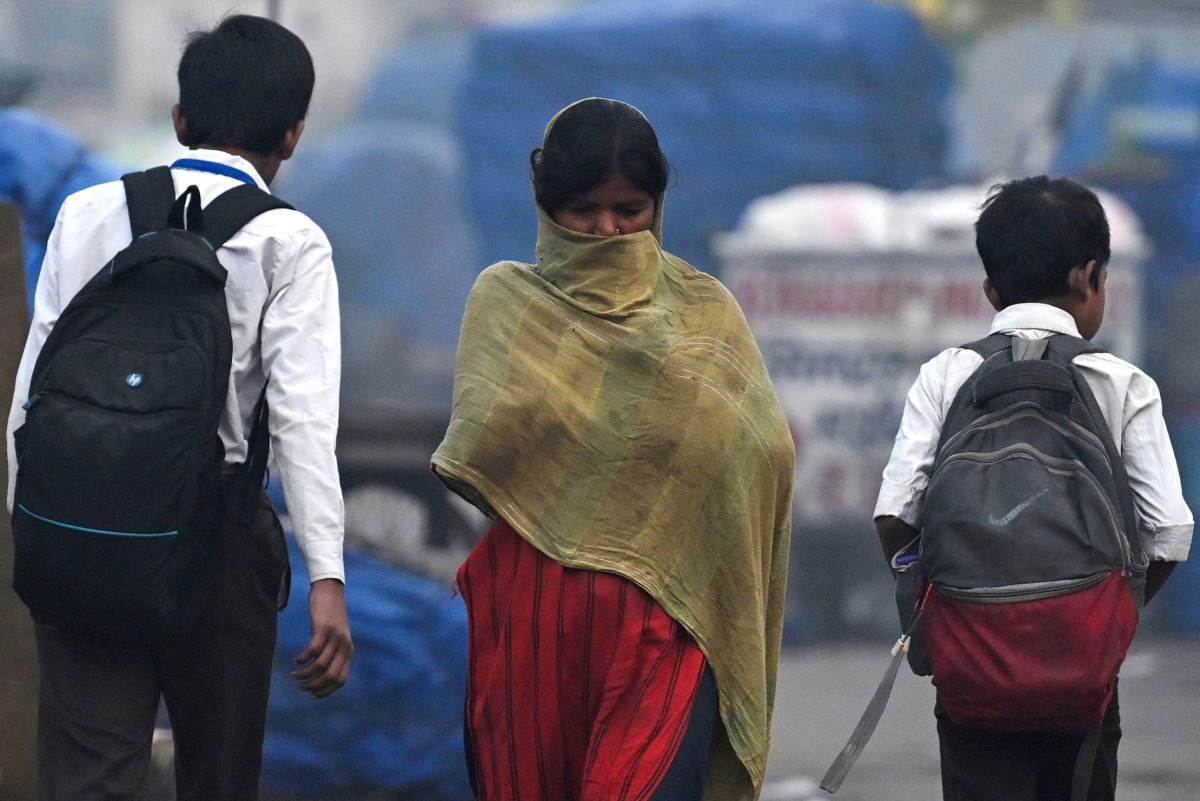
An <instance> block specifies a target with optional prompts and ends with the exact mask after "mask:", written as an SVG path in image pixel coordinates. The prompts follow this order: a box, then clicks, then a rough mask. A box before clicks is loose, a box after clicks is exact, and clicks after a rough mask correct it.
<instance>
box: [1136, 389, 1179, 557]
mask: <svg viewBox="0 0 1200 801" xmlns="http://www.w3.org/2000/svg"><path fill="white" fill-rule="evenodd" d="M1121 453H1122V461H1124V463H1125V472H1126V473H1127V474H1128V475H1129V488H1130V490H1131V491H1132V492H1133V503H1134V507H1135V509H1136V511H1137V517H1138V534H1139V536H1140V537H1141V541H1142V546H1143V548H1144V549H1145V551H1146V554H1147V556H1149V557H1150V559H1151V560H1156V561H1168V562H1182V561H1183V560H1184V559H1186V558H1187V555H1188V550H1189V548H1190V546H1191V542H1192V512H1191V510H1190V509H1188V506H1187V503H1186V501H1185V500H1184V497H1183V488H1182V486H1181V483H1180V480H1179V468H1178V465H1177V464H1176V462H1175V452H1174V450H1173V449H1172V448H1171V440H1170V437H1169V436H1168V434H1167V426H1166V423H1165V422H1164V420H1163V413H1162V400H1161V397H1160V395H1159V391H1158V386H1157V385H1156V384H1155V383H1154V380H1153V379H1152V378H1150V377H1149V376H1148V375H1146V374H1145V373H1142V372H1140V371H1138V372H1137V373H1135V374H1134V375H1133V377H1132V379H1131V381H1130V383H1129V389H1128V391H1127V392H1126V395H1125V426H1124V428H1123V429H1122V431H1121Z"/></svg>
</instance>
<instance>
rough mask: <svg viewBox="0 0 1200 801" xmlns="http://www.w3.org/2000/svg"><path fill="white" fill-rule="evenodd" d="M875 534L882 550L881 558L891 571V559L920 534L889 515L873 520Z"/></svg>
mask: <svg viewBox="0 0 1200 801" xmlns="http://www.w3.org/2000/svg"><path fill="white" fill-rule="evenodd" d="M875 532H876V533H877V534H878V535H879V545H880V547H881V548H883V558H884V559H886V560H887V563H888V569H891V567H892V559H893V558H894V557H895V556H896V554H898V553H900V551H901V549H903V548H904V546H905V545H908V544H909V543H910V542H912V541H913V540H915V539H916V538H917V537H918V536H920V534H921V532H919V531H917V530H916V529H915V528H913V527H912V526H910V525H909V524H908V523H905V522H904V521H903V520H901V519H900V518H898V517H892V516H891V515H884V516H883V517H878V518H876V519H875Z"/></svg>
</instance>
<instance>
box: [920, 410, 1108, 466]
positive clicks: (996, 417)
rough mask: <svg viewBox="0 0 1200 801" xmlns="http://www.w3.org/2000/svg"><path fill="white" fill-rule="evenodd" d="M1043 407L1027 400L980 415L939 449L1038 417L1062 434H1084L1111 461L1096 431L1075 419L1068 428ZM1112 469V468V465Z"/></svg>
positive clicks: (1096, 449)
mask: <svg viewBox="0 0 1200 801" xmlns="http://www.w3.org/2000/svg"><path fill="white" fill-rule="evenodd" d="M1041 408H1042V407H1040V406H1038V405H1037V404H1035V403H1032V402H1029V401H1025V402H1023V403H1021V404H1018V405H1017V406H1015V407H1009V408H1007V409H1001V410H1000V411H998V412H992V414H991V415H984V416H983V417H980V418H978V419H976V420H975V421H973V422H972V423H969V424H968V425H966V426H964V427H963V428H961V429H960V430H959V431H958V433H956V434H955V435H954V436H953V437H951V438H950V439H948V440H947V441H946V444H945V445H943V446H942V447H941V448H940V449H939V450H941V451H943V452H944V451H947V450H949V449H950V447H951V446H952V445H954V444H955V443H957V442H958V440H960V439H962V438H963V437H964V436H966V435H967V434H969V433H972V432H975V431H986V430H988V429H992V428H998V427H1000V426H1002V425H1005V424H1007V423H1009V422H1012V421H1013V420H1016V419H1018V418H1021V417H1036V418H1038V419H1039V420H1041V421H1042V422H1044V423H1046V424H1047V425H1049V426H1050V427H1051V428H1054V429H1055V430H1056V431H1058V432H1059V433H1061V434H1067V435H1070V434H1079V435H1082V436H1083V437H1084V440H1085V441H1086V442H1087V443H1088V445H1090V446H1091V447H1092V449H1093V450H1095V452H1096V453H1098V454H1100V455H1101V456H1103V457H1104V461H1106V462H1107V461H1109V459H1108V450H1107V449H1106V448H1105V447H1104V443H1103V442H1102V441H1101V440H1100V437H1098V436H1096V434H1095V433H1093V432H1091V431H1089V430H1087V429H1086V428H1084V427H1083V426H1081V425H1079V424H1078V423H1075V422H1074V421H1072V423H1071V424H1072V426H1074V430H1073V429H1071V428H1068V427H1067V426H1065V425H1063V424H1062V423H1060V422H1059V421H1057V420H1055V419H1054V418H1052V417H1051V416H1050V415H1049V414H1047V413H1045V412H1043V411H1039V410H1040V409H1041ZM1110 469H1111V467H1110Z"/></svg>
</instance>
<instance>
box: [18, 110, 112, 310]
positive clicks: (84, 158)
mask: <svg viewBox="0 0 1200 801" xmlns="http://www.w3.org/2000/svg"><path fill="white" fill-rule="evenodd" d="M122 172H123V171H122V170H120V169H119V168H118V167H117V166H116V165H114V164H112V163H111V162H109V161H108V160H107V159H105V158H103V157H102V156H98V155H96V154H95V153H91V152H89V151H88V150H87V148H85V147H84V146H83V144H82V143H81V142H80V141H79V140H78V139H76V138H75V137H74V136H73V135H72V134H71V133H70V132H68V131H67V130H66V129H65V128H63V127H62V126H60V125H58V124H57V123H54V122H51V121H50V120H48V119H46V118H44V117H41V116H39V115H37V114H35V113H33V112H31V111H28V110H25V109H19V108H0V200H7V201H11V202H13V203H16V204H17V206H18V207H20V209H21V235H22V240H23V241H22V245H23V247H24V251H25V279H26V280H25V284H26V287H27V289H28V291H29V300H30V306H32V304H33V291H34V288H35V287H36V285H37V277H38V272H39V271H40V270H41V266H42V257H43V256H44V255H45V253H46V240H47V239H48V238H49V236H50V231H51V229H53V228H54V219H55V218H56V217H57V216H58V209H59V207H60V206H61V205H62V202H63V201H64V200H66V198H67V195H70V194H71V193H72V192H78V191H79V190H80V189H86V188H87V187H89V186H92V185H94V184H99V183H104V182H105V181H112V180H116V179H117V178H120V177H121V173H122ZM100 266H101V265H100V264H99V263H97V264H96V269H97V270H98V269H100Z"/></svg>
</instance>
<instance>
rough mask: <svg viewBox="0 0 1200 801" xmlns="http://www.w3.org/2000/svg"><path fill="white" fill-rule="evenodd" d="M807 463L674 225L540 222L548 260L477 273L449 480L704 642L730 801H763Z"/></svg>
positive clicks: (445, 463) (723, 793)
mask: <svg viewBox="0 0 1200 801" xmlns="http://www.w3.org/2000/svg"><path fill="white" fill-rule="evenodd" d="M659 210H660V213H661V202H660V204H659ZM794 459H795V453H794V449H793V446H792V440H791V437H790V434H789V431H788V425H787V421H786V420H785V418H784V415H783V412H782V411H781V409H780V407H779V403H778V401H777V400H776V398H775V393H774V391H773V390H772V388H771V384H770V382H769V381H768V379H767V374H766V371H765V370H764V368H763V363H762V358H761V356H760V355H759V352H758V348H757V346H756V345H755V343H754V339H753V337H752V336H751V334H750V331H749V329H748V327H747V325H746V321H745V318H744V317H743V316H742V312H741V309H739V308H738V305H737V303H736V302H735V301H734V300H733V297H732V296H731V295H730V294H729V292H728V291H727V290H726V289H725V288H724V287H723V286H721V284H720V283H718V282H717V281H716V280H715V279H713V278H712V277H710V276H708V275H705V274H704V273H701V272H699V271H697V270H695V269H693V268H692V267H690V266H688V265H687V264H685V263H684V262H682V261H680V260H679V259H677V258H675V257H673V256H671V255H669V254H667V253H665V252H663V250H662V249H661V246H660V244H659V239H658V224H657V221H656V225H655V228H654V229H653V230H651V231H644V232H642V233H637V234H631V235H626V236H617V237H610V238H602V237H596V236H590V235H587V234H579V233H575V232H573V231H569V230H567V229H565V228H562V227H560V226H559V225H557V224H556V223H554V222H553V221H552V220H550V218H549V217H547V216H546V215H545V214H544V213H540V224H539V233H538V248H537V265H536V266H529V265H524V264H517V263H515V262H501V263H499V264H495V265H493V266H492V267H490V268H488V269H487V270H485V271H484V272H483V273H482V274H481V275H480V276H479V279H478V281H477V282H476V284H475V287H474V289H473V290H472V292H471V296H470V299H469V300H468V302H467V310H466V316H465V318H464V320H463V328H462V338H461V341H460V342H459V349H458V362H457V367H456V372H455V381H454V410H453V415H452V418H451V421H450V427H449V430H448V431H447V433H446V438H445V440H444V441H443V442H442V444H441V445H440V447H438V449H437V452H436V453H434V455H433V469H434V471H435V472H436V473H437V475H438V476H439V477H441V478H442V480H443V481H445V482H446V484H447V485H448V486H450V487H451V488H453V489H454V490H455V491H457V492H459V493H460V494H461V495H463V497H465V498H467V499H468V500H469V501H471V502H472V503H474V504H475V505H477V506H478V507H480V508H481V509H483V510H484V511H485V512H486V513H487V514H488V515H489V516H492V517H496V516H499V517H502V518H503V519H505V520H506V521H508V522H509V523H510V524H511V525H512V526H513V528H514V529H516V530H517V531H518V532H520V534H521V535H522V536H523V537H525V538H526V539H527V540H528V541H529V542H530V543H532V544H533V545H534V546H535V547H537V548H538V549H539V550H541V551H542V552H544V553H545V554H546V555H547V556H549V557H550V558H552V559H554V560H556V561H558V562H560V563H562V564H564V565H568V566H571V567H578V568H588V569H593V570H604V571H609V572H612V573H616V574H618V575H620V576H623V577H625V578H627V579H629V580H630V581H633V582H634V583H636V584H638V585H639V586H641V587H642V588H643V589H645V590H646V591H647V592H648V593H649V594H650V595H651V596H652V597H653V598H654V599H655V600H656V601H657V602H658V603H659V604H661V605H662V607H663V608H664V609H665V610H666V611H667V613H668V614H670V615H671V617H672V618H674V619H675V620H677V621H678V622H679V623H681V624H682V625H683V626H684V627H685V628H686V629H687V631H688V632H689V633H690V634H691V635H692V636H693V637H694V638H695V640H696V641H697V643H699V645H700V647H701V649H703V651H704V654H705V656H706V657H707V659H708V661H709V664H710V665H711V667H712V670H713V672H714V675H715V677H716V681H717V687H718V690H719V693H720V699H721V718H722V722H723V723H724V734H723V736H721V737H719V738H718V742H717V745H716V747H715V750H714V753H713V755H712V763H711V769H710V779H711V786H710V788H709V792H708V797H710V798H718V799H722V801H724V800H725V799H752V798H755V797H757V795H758V791H759V789H760V787H761V784H762V778H763V771H764V769H765V767H766V759H767V747H768V745H769V741H770V721H771V711H772V705H773V702H774V697H775V672H776V668H777V664H778V658H779V638H780V630H781V624H782V617H783V597H784V581H785V577H786V571H787V555H788V544H789V541H790V524H789V513H790V509H791V487H792V472H793V462H794Z"/></svg>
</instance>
